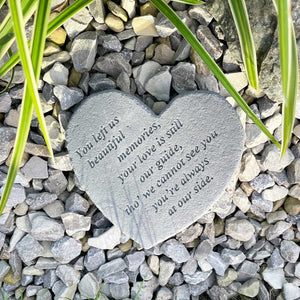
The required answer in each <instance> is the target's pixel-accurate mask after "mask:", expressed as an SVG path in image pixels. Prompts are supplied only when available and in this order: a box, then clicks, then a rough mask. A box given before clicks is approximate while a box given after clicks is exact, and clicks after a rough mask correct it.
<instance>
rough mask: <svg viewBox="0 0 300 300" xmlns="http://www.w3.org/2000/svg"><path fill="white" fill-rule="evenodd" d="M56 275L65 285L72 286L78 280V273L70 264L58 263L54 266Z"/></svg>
mask: <svg viewBox="0 0 300 300" xmlns="http://www.w3.org/2000/svg"><path fill="white" fill-rule="evenodd" d="M56 276H57V277H58V278H59V279H61V281H62V282H63V283H64V284H65V285H66V286H72V285H75V284H77V283H79V281H80V273H79V271H77V270H74V268H73V267H72V266H70V265H59V266H58V267H57V268H56Z"/></svg>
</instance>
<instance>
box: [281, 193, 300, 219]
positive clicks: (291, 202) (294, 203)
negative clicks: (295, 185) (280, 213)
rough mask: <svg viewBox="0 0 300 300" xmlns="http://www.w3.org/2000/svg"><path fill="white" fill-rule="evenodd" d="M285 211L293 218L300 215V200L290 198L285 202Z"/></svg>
mask: <svg viewBox="0 0 300 300" xmlns="http://www.w3.org/2000/svg"><path fill="white" fill-rule="evenodd" d="M284 209H285V211H286V212H287V213H288V214H289V215H291V216H297V215H298V214H299V213H300V200H299V199H296V198H293V197H288V198H287V199H286V200H285V201H284Z"/></svg>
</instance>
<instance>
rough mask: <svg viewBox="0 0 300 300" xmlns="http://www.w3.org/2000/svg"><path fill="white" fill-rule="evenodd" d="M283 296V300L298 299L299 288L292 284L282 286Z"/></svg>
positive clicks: (299, 295)
mask: <svg viewBox="0 0 300 300" xmlns="http://www.w3.org/2000/svg"><path fill="white" fill-rule="evenodd" d="M283 296H284V299H285V300H296V299H299V298H300V288H299V287H298V286H297V285H295V284H293V283H288V282H287V283H285V284H284V285H283Z"/></svg>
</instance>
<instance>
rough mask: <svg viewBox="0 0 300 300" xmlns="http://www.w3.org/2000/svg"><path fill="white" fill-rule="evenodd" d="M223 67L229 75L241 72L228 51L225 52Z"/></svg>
mask: <svg viewBox="0 0 300 300" xmlns="http://www.w3.org/2000/svg"><path fill="white" fill-rule="evenodd" d="M222 66H223V69H224V71H225V72H228V73H231V72H238V71H239V70H240V67H239V65H238V63H237V61H236V59H235V58H234V57H233V56H232V55H231V53H230V51H229V50H228V49H226V50H225V52H224V56H223V62H222Z"/></svg>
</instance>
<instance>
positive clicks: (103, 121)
mask: <svg viewBox="0 0 300 300" xmlns="http://www.w3.org/2000/svg"><path fill="white" fill-rule="evenodd" d="M113 54H115V55H116V54H118V53H113ZM120 55H121V54H120ZM99 99H101V101H99ZM221 99H223V98H221V97H219V96H217V95H215V94H213V93H206V92H205V93H204V92H191V93H186V94H183V95H180V96H178V97H177V98H176V99H175V100H173V101H172V104H171V106H170V107H169V108H168V109H167V110H166V111H165V113H163V114H162V115H161V116H159V117H155V118H154V114H153V113H152V112H150V110H149V108H146V107H145V106H144V104H142V103H141V102H140V101H139V100H137V99H136V98H134V97H132V96H129V95H124V94H122V93H120V92H117V91H109V92H108V91H107V92H102V93H97V94H93V95H92V96H90V97H89V98H88V99H86V100H85V101H84V105H81V106H80V107H79V108H78V109H77V111H76V112H75V113H74V114H73V117H72V119H71V120H70V123H69V128H68V131H67V147H68V150H69V153H70V157H71V159H72V163H73V165H74V169H75V173H76V175H77V177H78V179H79V182H80V184H81V185H82V186H84V189H85V191H86V192H87V193H88V195H89V196H90V198H91V200H92V201H94V202H95V204H96V205H97V206H98V207H99V208H100V209H101V211H102V212H103V213H104V214H105V216H106V217H107V218H108V219H109V220H110V221H111V222H112V223H115V224H118V226H120V227H121V228H120V229H121V231H122V232H124V233H125V234H126V235H127V236H129V237H131V238H132V239H133V240H135V241H137V242H138V243H139V244H141V245H142V246H143V247H144V248H146V249H147V248H150V247H151V246H153V245H155V244H157V243H158V242H160V241H163V240H165V239H167V238H168V237H170V236H172V235H174V234H176V233H178V232H179V231H182V230H183V229H184V228H186V227H188V226H189V225H191V224H192V223H193V222H194V221H196V220H198V219H199V217H201V215H203V214H205V213H206V212H207V210H208V207H209V206H210V204H211V203H212V202H214V201H215V200H216V199H218V198H219V196H220V195H221V193H222V192H223V190H224V188H225V187H226V186H227V184H228V183H229V181H230V179H231V177H232V175H233V174H235V172H236V171H237V168H238V164H239V161H240V156H241V152H242V149H243V132H242V126H241V124H240V121H239V119H238V117H237V115H236V113H235V111H234V110H233V109H232V107H231V106H230V105H229V104H228V103H227V102H226V100H224V99H223V100H221ZM222 101H223V102H222ZM99 104H100V105H99ZM184 107H186V109H184ZM190 107H193V110H192V111H194V112H195V114H194V113H193V114H192V115H191V110H190V109H188V108H190ZM211 107H213V108H214V109H213V110H212V109H211ZM91 111H93V114H91ZM104 111H106V112H107V113H105V114H103V112H104ZM128 111H130V112H132V113H133V112H135V113H134V115H135V116H139V118H138V117H135V118H133V117H132V114H131V113H130V114H129V113H128ZM178 111H180V119H178V120H177V119H174V120H173V117H168V116H170V115H172V116H174V114H177V113H178ZM97 112H98V113H97ZM199 112H202V113H199ZM108 115H114V119H111V118H109V119H108ZM220 115H222V116H224V118H226V119H227V120H228V122H226V124H227V126H224V124H223V122H220ZM217 116H218V117H217ZM141 117H142V118H143V124H144V126H143V129H142V130H141V132H139V130H137V128H140V118H141ZM169 118H170V119H172V121H170V119H169ZM191 119H193V120H195V122H196V120H201V122H200V121H199V123H197V124H199V128H198V126H195V124H196V123H195V124H194V123H193V126H192V127H190V126H191V125H190V120H191ZM166 120H169V121H166ZM229 120H230V122H229ZM148 122H149V125H146V124H147V123H148ZM164 122H166V123H164ZM200 123H201V126H200ZM99 124H100V125H99ZM164 124H167V125H164ZM172 124H173V125H172ZM184 124H186V125H184ZM99 126H100V127H99ZM101 126H105V128H106V127H107V129H106V130H108V133H107V135H106V133H105V132H104V131H103V133H104V136H102V134H101V132H100V131H99V128H101ZM171 126H172V132H174V134H171V131H170V130H171ZM110 127H112V128H113V129H108V128H110ZM173 127H174V128H173ZM78 128H80V130H78ZM144 128H146V129H144ZM163 128H170V129H168V130H165V129H163ZM184 128H187V129H184ZM191 128H193V130H197V135H199V136H201V141H202V143H201V145H199V144H197V145H196V144H195V140H194V133H193V132H192V131H191ZM117 129H118V130H117ZM186 130H187V132H186ZM232 130H234V131H235V132H236V134H235V135H234V136H232ZM150 132H151V133H150ZM221 132H222V134H219V133H221ZM93 134H94V137H93ZM150 135H152V136H151V138H149V137H150ZM113 136H114V138H113ZM141 136H142V137H141ZM161 136H163V139H166V140H169V137H168V136H172V141H173V142H172V143H171V144H170V143H168V147H167V148H165V147H166V146H163V145H162V144H161V143H160V142H159V143H157V142H156V143H155V144H153V140H156V137H157V138H160V137H161ZM229 137H230V144H228V138H229ZM232 138H234V139H235V142H233V141H232ZM103 139H105V140H106V139H107V141H108V140H109V139H110V140H111V141H112V139H114V141H115V143H116V144H115V146H113V147H114V148H115V147H117V148H119V147H120V148H119V150H118V151H121V152H118V151H117V152H116V151H114V148H111V147H109V148H107V149H106V148H105V147H106V145H107V144H106V142H105V144H103V143H102V142H103ZM126 140H127V142H126ZM137 141H138V142H137ZM183 142H184V144H182V143H183ZM120 143H121V144H120ZM132 143H134V144H136V146H134V149H133V148H129V145H131V144H132ZM139 143H142V144H143V146H142V147H140V146H139ZM173 143H174V144H173ZM101 145H102V146H101ZM173 145H174V146H173ZM175 145H177V146H175ZM186 145H188V146H186ZM218 145H219V146H218ZM221 145H222V147H221ZM224 145H226V147H224ZM107 147H108V146H107ZM126 147H127V148H126ZM170 147H171V148H170ZM148 148H151V149H153V150H150V152H151V153H152V154H150V156H149V154H147V153H144V150H143V149H148ZM221 148H222V152H220V151H221ZM105 149H106V150H105ZM108 149H111V150H108ZM126 149H127V150H126ZM130 149H132V151H133V152H134V153H135V154H134V156H135V157H137V159H139V158H140V159H141V160H136V161H135V164H133V165H130V164H128V162H127V159H126V157H127V156H130V155H131V156H132V154H131V153H132V151H131V150H130ZM156 149H159V151H156ZM174 149H175V150H174ZM224 149H225V150H224ZM164 150H166V151H171V152H174V151H176V152H177V151H180V152H183V153H185V154H184V155H183V156H181V159H182V160H179V161H178V160H177V159H176V160H175V162H173V163H172V158H171V159H170V160H169V161H168V162H167V165H165V166H164V165H163V164H162V163H156V162H157V161H158V160H159V159H160V157H161V155H160V154H159V153H161V151H164ZM102 151H104V152H102ZM106 151H109V154H107V155H106V154H104V153H105V152H106ZM124 151H125V152H124ZM141 151H142V152H141ZM153 151H154V152H155V153H154V152H153ZM224 151H225V152H224ZM198 152H203V155H204V153H205V157H204V158H203V157H202V156H201V155H200V156H198V155H197V153H198ZM226 153H227V154H226ZM137 155H138V156H137ZM157 155H158V156H157ZM224 155H225V156H227V155H228V157H229V158H228V160H224V159H220V157H221V156H222V157H224ZM131 156H130V157H131ZM83 157H84V159H82V158H83ZM192 157H195V158H192ZM142 159H143V160H142ZM145 159H146V160H147V161H145ZM141 161H143V163H142V162H141ZM191 161H192V163H191ZM213 161H214V162H216V161H217V162H218V163H217V164H218V168H217V169H216V168H213V166H215V163H214V164H212V163H210V162H213ZM175 163H176V164H175ZM141 164H143V165H142V166H143V170H145V168H146V169H148V167H149V168H150V167H151V166H152V167H153V164H154V165H155V174H156V175H154V176H151V177H150V178H148V179H146V177H145V174H144V173H143V172H142V171H141V169H140V167H141ZM146 164H147V165H146ZM174 164H175V166H176V167H174ZM183 165H185V168H184V170H186V171H184V172H189V173H191V172H192V173H194V174H195V172H196V173H197V172H198V173H199V172H200V174H201V177H200V178H202V179H201V180H200V181H198V184H199V186H195V188H194V185H195V184H196V181H195V180H196V178H193V179H192V180H191V181H189V182H187V183H186V184H183V188H182V189H180V192H176V195H177V196H176V198H175V197H173V198H171V197H170V196H168V195H167V194H161V193H162V192H163V193H166V192H165V191H166V189H170V188H174V184H175V182H176V180H179V181H180V180H181V184H182V182H184V181H187V179H185V177H183V176H184V174H183V171H182V169H181V167H182V166H183ZM201 165H203V167H201ZM135 166H136V168H135ZM131 167H133V168H134V169H132V170H134V172H135V174H138V175H135V176H132V175H131V173H130V172H129V170H131V169H130V168H131ZM128 168H129V169H128ZM171 168H173V171H168V170H171ZM135 169H136V170H135ZM175 169H176V171H175ZM177 169H178V170H177ZM180 169H181V170H180ZM159 171H160V172H159ZM153 172H154V170H153ZM166 172H173V175H174V176H173V175H172V176H171V177H172V178H170V179H169V183H167V184H164V186H161V183H162V182H164V181H165V178H164V177H165V174H166ZM202 172H204V174H203V173H202ZM206 172H209V174H210V175H206V174H207V173H206ZM170 174H171V173H170ZM200 174H199V175H200ZM136 176H138V179H137V177H136ZM168 176H169V175H168ZM186 176H187V175H186ZM191 176H193V175H191ZM50 177H51V176H50ZM107 177H109V178H111V181H109V182H108V181H107ZM197 178H198V177H197ZM48 180H49V179H48ZM145 180H147V181H148V184H147V186H146V187H148V188H146V189H145V188H142V187H141V184H143V182H144V181H145ZM194 181H195V182H194ZM212 181H213V182H214V184H211V182H212ZM157 183H158V185H157ZM216 183H218V184H216ZM99 184H101V187H102V188H101V191H100V190H99V189H98V186H99ZM190 184H192V186H189V185H190ZM201 185H202V186H201ZM143 186H145V185H143ZM152 186H153V187H152ZM112 187H113V188H112ZM124 187H130V194H131V195H136V196H135V198H134V199H135V200H134V202H132V201H131V200H130V201H129V199H128V191H126V190H124ZM149 188H150V189H149ZM147 189H148V191H147ZM177 189H178V188H177ZM112 190H113V194H114V196H113V197H112V194H111V192H112ZM99 193H100V194H99ZM168 193H171V192H168ZM160 194H161V195H162V196H160V197H161V198H157V195H160ZM117 195H118V196H117ZM137 196H138V197H137ZM165 197H167V198H168V199H169V200H168V202H167V205H166V204H163V203H164V202H163V201H164V199H165ZM169 197H170V198H169ZM198 197H200V198H201V199H205V200H201V202H200V201H199V203H200V204H199V205H197V206H196V207H195V205H193V203H194V202H193V201H188V199H197V198H198ZM146 198H147V201H146V202H145V203H146V204H145V205H143V207H142V206H141V205H140V201H139V199H146ZM182 198H184V199H182ZM200 198H199V199H200ZM126 199H127V200H126ZM131 199H132V198H131ZM171 199H172V200H171ZM176 199H177V200H176ZM178 199H179V200H178ZM152 200H153V201H152ZM116 201H117V202H116ZM126 201H129V202H126ZM195 201H196V200H195ZM143 203H144V202H143ZM111 205H113V207H115V209H114V210H111V209H110V208H111V207H112V206H111ZM135 206H136V207H135ZM172 206H174V208H175V209H176V211H175V210H173V208H172ZM181 207H184V208H183V209H181ZM136 208H137V209H136ZM186 211H190V212H191V214H190V216H189V218H186ZM173 214H175V216H176V220H177V221H176V222H175V223H174V222H173V221H171V219H170V216H172V215H173ZM121 216H122V217H121ZM133 216H134V218H133ZM167 220H168V221H167ZM166 222H172V226H167V225H166ZM242 223H245V222H244V221H242ZM246 223H247V221H246ZM140 224H144V225H142V226H141V225H140ZM146 224H151V233H149V228H150V227H148V226H146ZM246 227H247V229H248V228H249V230H250V231H249V232H250V233H251V232H252V225H251V224H250V223H249V224H248V223H247V225H246ZM253 231H254V230H253ZM250 233H247V234H248V235H250ZM251 235H252V234H251ZM249 239H250V238H249ZM89 244H90V243H89Z"/></svg>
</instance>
